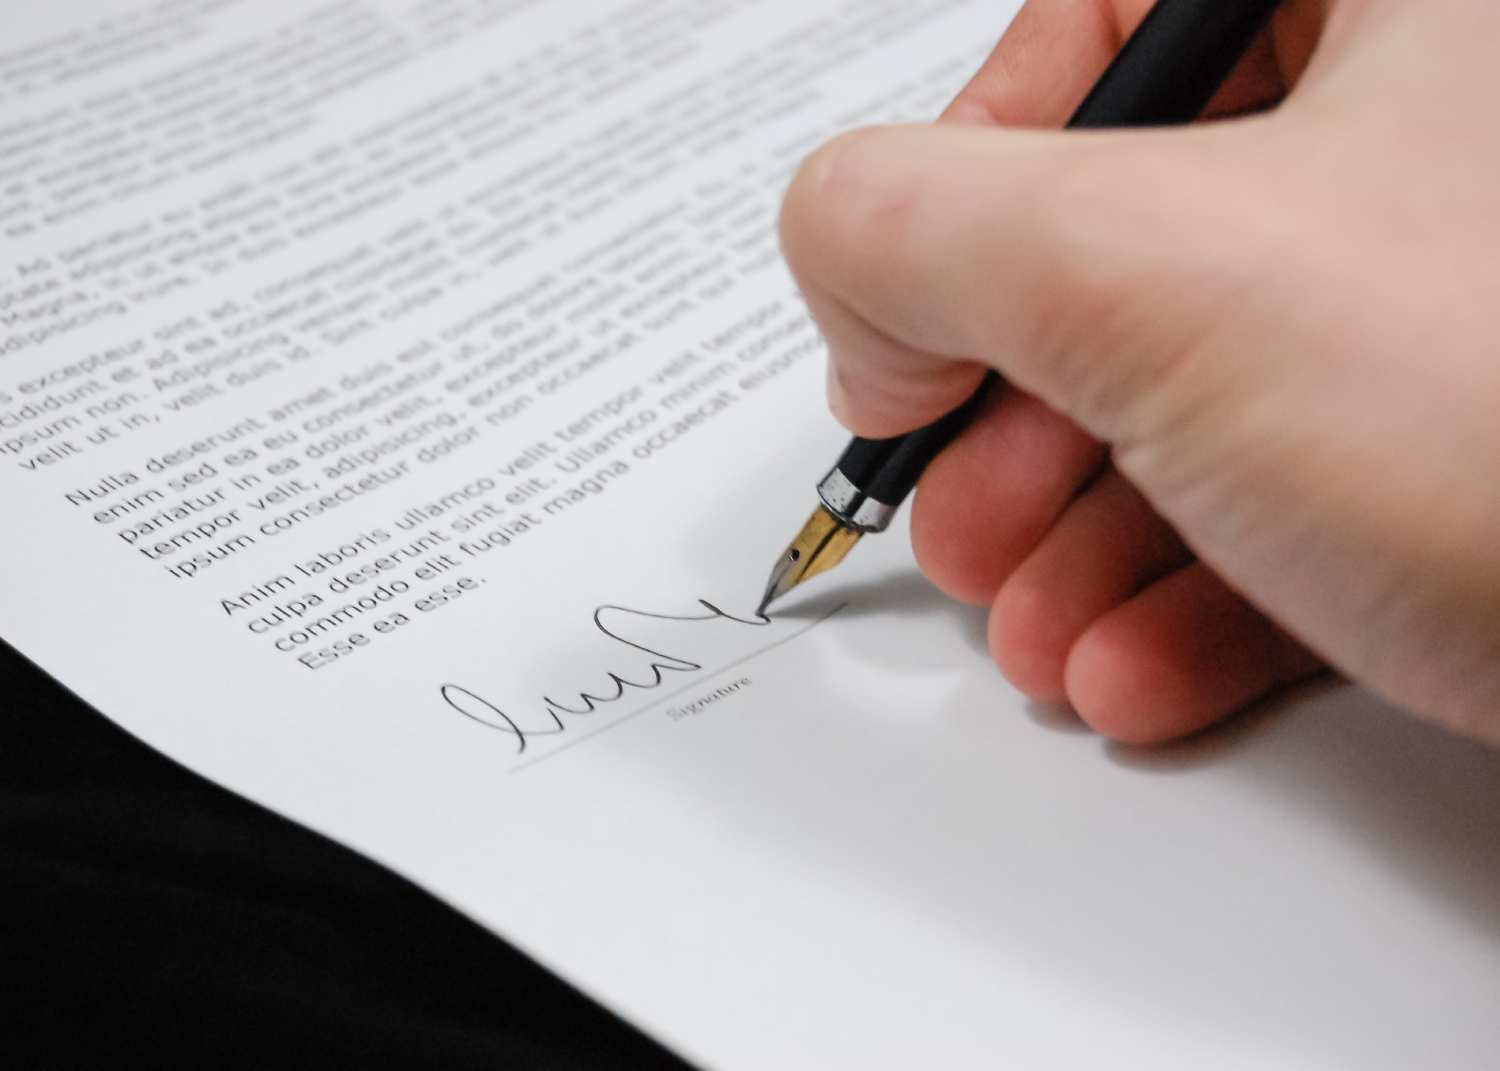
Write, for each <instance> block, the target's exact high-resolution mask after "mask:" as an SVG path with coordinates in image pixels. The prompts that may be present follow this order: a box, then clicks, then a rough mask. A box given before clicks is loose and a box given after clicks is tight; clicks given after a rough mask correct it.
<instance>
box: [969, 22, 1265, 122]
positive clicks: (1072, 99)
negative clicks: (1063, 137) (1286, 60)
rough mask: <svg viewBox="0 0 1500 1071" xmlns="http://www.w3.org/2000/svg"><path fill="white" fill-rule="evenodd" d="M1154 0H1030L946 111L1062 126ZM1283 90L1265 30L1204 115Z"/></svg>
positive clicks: (1243, 106) (1260, 101)
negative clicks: (1264, 33)
mask: <svg viewBox="0 0 1500 1071" xmlns="http://www.w3.org/2000/svg"><path fill="white" fill-rule="evenodd" d="M1153 2H1154V0H1090V2H1080V0H1029V2H1028V3H1027V4H1026V6H1025V7H1023V8H1022V9H1021V11H1020V13H1019V14H1018V15H1016V17H1015V20H1014V21H1013V22H1012V23H1011V24H1010V27H1009V28H1008V29H1007V30H1006V32H1005V34H1004V36H1002V37H1001V39H1000V43H999V44H998V45H996V46H995V50H994V51H993V52H992V53H990V56H989V58H988V59H987V60H986V61H985V63H984V66H983V67H981V68H980V69H979V71H978V73H976V74H975V75H974V77H973V78H972V79H970V80H969V83H968V84H967V85H965V86H964V88H963V89H962V91H960V92H959V94H958V96H957V97H956V98H955V99H954V101H953V103H952V104H950V105H949V106H948V109H947V110H946V111H945V112H944V113H943V117H944V118H945V119H949V120H952V121H956V122H964V123H982V124H999V125H1001V126H1011V127H1058V126H1062V125H1063V124H1064V123H1065V122H1066V121H1067V120H1068V117H1069V116H1071V115H1072V114H1073V112H1074V110H1075V109H1076V108H1077V107H1078V105H1079V104H1080V103H1082V101H1083V98H1084V97H1085V96H1087V95H1088V92H1089V90H1090V88H1092V86H1093V84H1094V82H1095V81H1097V80H1098V78H1099V75H1100V74H1102V73H1103V71H1104V69H1105V67H1107V66H1108V65H1109V63H1110V61H1111V60H1112V59H1113V58H1114V56H1115V55H1116V54H1117V53H1118V52H1119V51H1120V48H1121V46H1122V45H1124V43H1125V41H1126V39H1127V38H1128V37H1129V36H1130V35H1131V34H1132V33H1134V32H1135V29H1136V27H1137V26H1139V25H1140V23H1141V20H1142V19H1143V18H1145V16H1146V12H1148V11H1149V10H1150V9H1151V6H1152V3H1153ZM1285 92H1286V81H1285V79H1284V78H1283V75H1282V70H1281V67H1280V65H1279V63H1278V62H1277V54H1276V50H1275V46H1274V43H1273V41H1272V38H1271V35H1270V34H1269V33H1268V34H1266V35H1263V37H1262V38H1261V39H1260V40H1259V41H1257V42H1256V44H1255V45H1254V46H1253V47H1252V49H1251V50H1250V52H1249V53H1248V54H1247V55H1246V57H1245V58H1244V60H1242V61H1241V62H1240V64H1239V66H1238V67H1237V68H1236V69H1235V71H1234V73H1233V74H1232V75H1231V76H1230V77H1229V79H1228V80H1227V81H1226V82H1225V84H1224V86H1223V87H1222V88H1221V89H1220V90H1219V92H1218V94H1217V95H1216V96H1215V97H1214V99H1213V101H1212V102H1211V103H1210V104H1209V107H1208V109H1207V111H1206V112H1205V114H1206V115H1209V116H1214V115H1224V114H1237V113H1240V112H1245V111H1250V110H1252V109H1255V108H1260V107H1264V106H1265V105H1267V104H1269V103H1271V102H1272V101H1275V100H1279V99H1280V98H1281V97H1282V96H1283V95H1284V93H1285Z"/></svg>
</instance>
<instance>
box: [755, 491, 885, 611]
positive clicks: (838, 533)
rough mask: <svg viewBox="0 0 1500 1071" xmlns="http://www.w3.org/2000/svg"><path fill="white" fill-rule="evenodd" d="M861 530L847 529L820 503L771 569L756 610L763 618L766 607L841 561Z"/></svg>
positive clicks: (856, 540) (855, 541) (857, 538)
mask: <svg viewBox="0 0 1500 1071" xmlns="http://www.w3.org/2000/svg"><path fill="white" fill-rule="evenodd" d="M862 534H863V533H862V532H860V531H859V530H858V529H856V528H850V527H848V526H847V525H845V524H844V523H843V522H842V521H840V520H839V519H838V518H837V517H835V516H834V515H833V514H832V513H830V512H829V511H828V507H827V506H821V505H820V506H819V507H818V508H817V510H815V511H814V512H813V515H812V516H811V517H810V518H808V521H807V523H806V524H805V525H803V526H802V531H801V532H799V533H797V538H796V539H794V540H792V544H791V546H789V547H787V548H786V551H785V552H784V553H783V554H782V555H781V557H779V558H777V559H776V565H775V566H774V567H773V568H772V569H771V580H770V582H769V583H768V584H767V585H766V594H765V597H764V598H762V599H761V600H760V608H759V609H757V610H756V613H757V614H759V615H760V616H762V617H764V616H765V613H766V607H768V606H770V605H771V603H773V602H775V601H776V600H777V599H779V598H781V597H782V596H783V595H785V594H786V593H787V592H789V591H791V590H792V589H793V588H794V587H796V586H797V585H798V584H800V583H802V582H803V581H804V580H811V579H812V578H813V577H815V576H817V575H818V574H819V573H822V572H826V571H827V570H829V569H832V568H833V567H834V566H835V565H837V564H838V563H839V562H841V561H843V560H844V555H846V554H848V553H849V550H850V548H851V547H853V546H854V544H856V543H858V542H859V537H860V536H861V535H862Z"/></svg>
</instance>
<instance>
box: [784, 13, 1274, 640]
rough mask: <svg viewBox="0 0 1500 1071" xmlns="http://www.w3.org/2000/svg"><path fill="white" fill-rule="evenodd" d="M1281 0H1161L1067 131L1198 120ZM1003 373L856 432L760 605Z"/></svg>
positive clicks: (937, 443)
mask: <svg viewBox="0 0 1500 1071" xmlns="http://www.w3.org/2000/svg"><path fill="white" fill-rule="evenodd" d="M1278 3H1279V0H1158V3H1157V4H1156V6H1155V7H1153V8H1152V9H1151V11H1150V12H1149V13H1148V14H1147V15H1146V18H1145V20H1144V21H1143V22H1142V23H1141V25H1140V27H1139V28H1138V29H1137V30H1136V31H1135V33H1134V34H1132V35H1131V37H1130V39H1129V40H1128V41H1127V42H1126V43H1125V45H1124V47H1123V48H1121V50H1120V52H1119V54H1118V55H1117V56H1116V57H1115V59H1114V61H1113V62H1112V63H1111V64H1110V65H1109V67H1108V69H1107V70H1106V71H1105V72H1104V74H1103V75H1102V76H1101V77H1100V79H1099V81H1098V82H1097V83H1096V84H1095V85H1094V88H1093V89H1092V90H1091V91H1090V92H1089V94H1088V96H1087V97H1086V98H1085V99H1084V102H1083V103H1082V104H1081V105H1080V106H1079V108H1078V110H1077V111H1076V112H1075V113H1074V114H1073V117H1072V119H1070V120H1069V121H1068V124H1067V126H1068V129H1090V128H1093V129H1098V128H1101V127H1130V126H1166V125H1170V124H1174V123H1186V122H1190V121H1192V120H1193V119H1195V118H1197V117H1198V115H1199V114H1200V113H1201V112H1202V111H1203V109H1204V107H1206V106H1207V104H1208V102H1209V100H1210V99H1211V98H1212V97H1213V95H1214V93H1215V92H1217V90H1218V88H1219V86H1221V85H1222V84H1223V83H1224V80H1225V79H1226V78H1228V77H1229V74H1230V72H1231V71H1233V70H1234V67H1235V65H1236V64H1237V63H1238V62H1239V61H1240V59H1241V58H1242V57H1243V56H1244V54H1245V52H1246V51H1247V50H1248V49H1249V48H1250V45H1251V44H1252V43H1253V42H1254V41H1255V39H1256V37H1257V36H1258V35H1259V34H1260V32H1261V31H1262V30H1263V29H1265V27H1266V24H1267V23H1268V22H1269V21H1270V18H1271V16H1272V14H1274V12H1275V10H1276V7H1277V5H1278ZM998 379H999V377H998V376H997V375H996V374H995V373H993V372H991V373H989V374H988V375H986V376H985V377H984V381H983V382H982V383H981V385H980V387H979V389H978V390H977V391H976V392H975V393H974V394H973V395H972V396H971V397H970V398H969V399H968V401H966V402H965V403H964V404H963V405H961V406H959V408H957V409H955V410H954V411H953V412H951V413H948V414H947V415H945V416H943V417H940V418H939V419H937V420H936V421H934V422H933V423H931V424H928V425H927V426H926V427H923V428H918V429H917V430H916V431H913V432H909V433H907V434H905V435H900V436H897V437H895V438H891V439H862V438H857V437H856V438H855V439H854V441H852V442H851V443H850V444H849V446H848V447H847V448H846V449H845V450H844V453H843V455H842V456H841V457H840V458H839V459H838V462H837V463H836V464H835V465H834V466H833V468H832V470H831V471H830V472H829V473H828V475H827V476H825V477H823V480H822V482H820V483H819V484H818V499H819V503H818V507H817V509H816V510H814V511H813V515H812V517H811V518H810V519H809V520H808V522H807V524H806V525H804V526H803V528H802V531H801V532H799V533H797V538H795V539H793V540H792V543H791V545H790V546H789V547H787V549H786V550H785V551H784V552H783V553H782V555H781V557H779V558H778V559H776V565H775V566H774V567H773V568H772V570H771V579H770V582H769V583H768V584H767V585H766V592H765V596H764V597H763V598H762V599H761V603H760V609H759V613H760V614H762V615H764V614H765V612H766V608H767V607H768V606H770V605H771V603H772V602H774V601H775V600H776V599H779V598H780V597H781V596H783V595H785V594H786V593H787V592H789V591H791V590H792V589H793V588H795V587H796V586H797V585H799V584H801V583H802V582H804V581H806V580H810V579H812V578H813V577H815V576H817V575H818V574H819V573H823V572H826V571H827V570H829V569H831V568H833V567H834V566H835V565H837V564H838V563H839V562H841V561H843V560H844V556H845V555H847V554H848V553H849V551H850V550H851V549H852V548H853V546H854V544H855V543H857V542H859V540H860V537H861V536H863V535H864V534H865V533H867V532H882V531H884V530H885V529H886V528H887V527H888V526H889V525H890V523H891V520H892V518H893V517H894V516H895V515H896V511H897V509H899V508H900V506H901V503H902V502H903V501H904V500H905V499H906V496H907V495H909V494H910V493H911V491H912V488H914V487H915V486H916V484H917V480H918V478H919V477H920V476H921V475H922V472H923V470H924V469H926V467H927V464H928V462H930V461H931V460H932V459H933V458H934V457H936V456H937V455H938V453H940V452H941V451H942V449H943V448H944V447H945V446H947V445H948V444H949V443H950V442H951V441H952V440H953V438H954V437H955V436H956V435H958V433H959V432H960V431H962V430H963V428H964V425H966V424H967V423H968V422H969V420H970V419H971V418H972V417H973V415H974V412H975V410H976V409H978V408H979V405H980V403H981V402H982V401H983V398H984V395H985V394H986V393H987V392H988V391H989V390H991V389H992V388H993V387H994V386H995V384H996V383H997V381H998Z"/></svg>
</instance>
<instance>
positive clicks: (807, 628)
mask: <svg viewBox="0 0 1500 1071" xmlns="http://www.w3.org/2000/svg"><path fill="white" fill-rule="evenodd" d="M848 605H849V604H848V603H847V602H843V603H839V605H837V606H835V607H834V608H833V609H832V610H829V611H828V612H827V613H826V614H824V615H823V616H822V617H820V618H818V619H817V620H816V621H811V622H808V623H807V624H806V625H803V626H802V627H801V628H799V629H798V630H797V631H796V632H793V633H792V634H791V635H790V636H783V637H781V639H779V640H777V641H775V642H774V643H768V644H766V645H765V646H764V647H758V648H756V649H755V650H753V651H751V652H750V653H749V654H747V655H745V656H744V657H743V658H737V659H735V660H734V661H733V662H731V663H729V665H727V666H720V667H719V668H718V669H716V670H713V671H712V672H710V673H706V674H704V675H703V676H701V677H699V678H698V679H697V680H693V681H689V682H688V683H687V684H684V685H683V686H682V687H681V688H676V689H674V690H672V691H670V692H668V693H667V694H666V695H664V696H662V697H661V698H659V699H656V700H653V701H652V702H650V703H647V704H646V705H645V706H643V707H640V708H638V709H636V710H632V711H631V712H630V713H629V714H626V715H624V716H623V717H620V718H618V719H616V720H615V721H612V722H610V723H609V724H608V725H601V726H600V727H599V728H597V729H595V730H594V731H593V732H591V733H585V734H584V735H583V736H579V737H575V738H574V739H572V740H569V741H568V742H567V743H566V744H560V745H558V746H557V747H556V748H553V749H552V750H551V751H548V752H547V753H546V754H543V755H538V756H537V757H536V758H534V759H528V760H527V761H526V762H522V763H518V764H517V765H515V766H512V767H511V768H510V772H511V773H520V772H521V771H522V770H524V769H527V768H528V767H531V766H535V765H536V764H537V763H540V762H546V761H547V760H548V759H550V758H552V757H553V756H554V755H561V754H562V753H563V752H564V751H567V750H568V749H569V748H571V747H577V746H578V745H579V744H581V743H583V742H584V741H585V740H592V739H593V738H594V737H596V736H599V735H600V734H601V733H607V732H609V731H610V730H611V729H617V728H619V727H620V726H621V725H624V724H625V723H626V722H627V721H630V720H631V719H632V718H638V717H640V716H641V715H642V714H645V713H648V712H649V711H652V710H655V709H656V708H657V707H659V706H661V705H662V704H663V703H665V702H667V701H668V700H671V699H675V698H676V697H677V696H679V695H681V694H682V693H683V692H690V691H692V690H693V689H694V688H701V687H703V685H704V684H705V683H707V682H708V681H711V680H713V679H714V678H715V677H717V676H720V675H721V674H724V673H728V672H729V671H730V670H731V669H734V668H735V667H737V666H742V665H744V664H745V663H746V662H748V661H750V660H751V659H752V658H759V657H760V656H761V655H763V654H765V653H766V652H767V651H770V650H774V649H775V648H777V647H780V646H781V645H782V644H784V643H791V642H792V641H793V640H795V639H796V638H797V637H798V636H802V635H805V634H806V633H808V632H811V631H812V630H813V629H815V628H817V627H818V626H819V625H821V624H822V623H823V622H824V621H827V620H828V619H829V618H830V617H832V616H833V615H834V614H836V613H838V612H839V611H840V610H843V609H846V608H847V607H848Z"/></svg>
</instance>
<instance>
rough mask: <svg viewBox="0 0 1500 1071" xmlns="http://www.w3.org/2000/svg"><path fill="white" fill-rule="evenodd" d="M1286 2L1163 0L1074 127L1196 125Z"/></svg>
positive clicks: (1070, 123) (1088, 100)
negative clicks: (1236, 66) (1227, 79)
mask: <svg viewBox="0 0 1500 1071" xmlns="http://www.w3.org/2000/svg"><path fill="white" fill-rule="evenodd" d="M1280 2H1281V0H1158V3H1157V4H1156V6H1155V7H1153V8H1152V9H1151V10H1150V12H1148V13H1147V15H1146V18H1145V19H1144V20H1143V21H1142V22H1141V25H1140V27H1139V28H1138V29H1137V30H1136V32H1135V33H1134V34H1132V35H1131V36H1130V39H1129V40H1128V41H1126V42H1125V45H1124V47H1123V48H1121V50H1120V54H1119V55H1118V56H1116V57H1115V61H1114V62H1113V63H1111V64H1110V65H1109V68H1108V70H1106V71H1105V72H1104V74H1103V76H1102V77H1100V79H1099V81H1098V82H1097V83H1095V85H1094V88H1093V90H1092V91H1091V92H1090V93H1089V95H1088V96H1087V97H1086V98H1084V101H1083V103H1082V104H1081V105H1079V106H1078V110H1077V111H1076V112H1074V113H1073V118H1072V119H1070V120H1069V121H1068V127H1069V128H1070V129H1074V130H1080V129H1088V128H1099V127H1130V126H1168V125H1171V124H1175V123H1190V122H1192V121H1193V120H1194V119H1196V118H1198V116H1199V115H1201V114H1202V113H1203V109H1204V108H1205V107H1207V105H1208V102H1209V101H1210V100H1211V99H1213V95H1214V94H1215V93H1216V92H1217V91H1218V89H1219V87H1220V86H1221V85H1223V84H1224V80H1225V79H1226V78H1228V77H1229V74H1230V72H1231V71H1233V70H1234V67H1235V65H1236V64H1237V63H1239V61H1240V59H1241V57H1243V56H1244V54H1245V51H1246V50H1247V49H1248V48H1249V47H1250V44H1251V42H1253V41H1254V40H1255V37H1256V35H1257V34H1259V33H1260V32H1261V30H1263V29H1265V27H1266V24H1267V23H1268V22H1270V20H1271V16H1272V15H1274V14H1275V13H1276V8H1277V7H1278V6H1279V5H1280Z"/></svg>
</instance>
